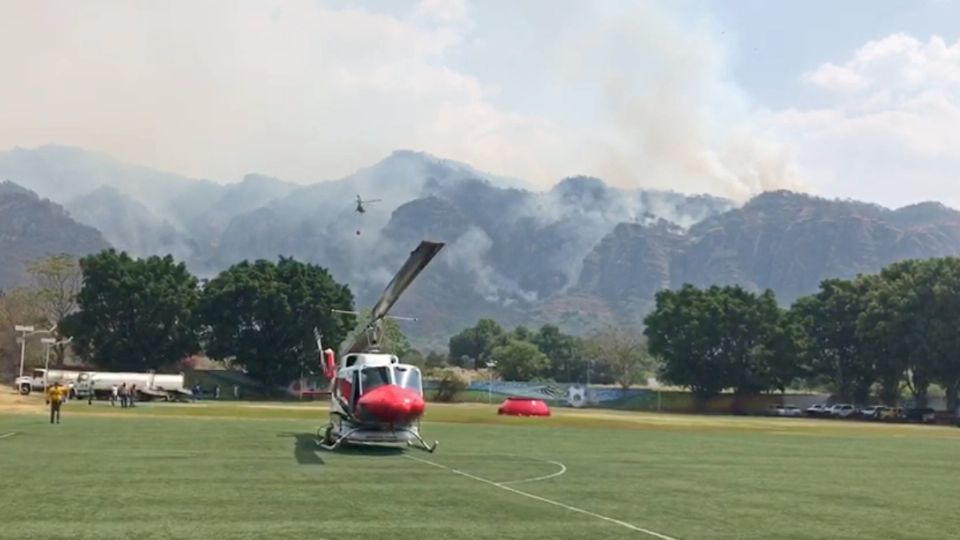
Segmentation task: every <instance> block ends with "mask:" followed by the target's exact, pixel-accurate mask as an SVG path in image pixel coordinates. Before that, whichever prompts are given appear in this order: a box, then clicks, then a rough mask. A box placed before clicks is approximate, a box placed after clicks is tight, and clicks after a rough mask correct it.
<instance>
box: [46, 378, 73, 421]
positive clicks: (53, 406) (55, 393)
mask: <svg viewBox="0 0 960 540" xmlns="http://www.w3.org/2000/svg"><path fill="white" fill-rule="evenodd" d="M67 392H69V390H67V387H65V386H62V385H61V384H60V381H57V382H55V383H53V386H51V387H50V388H48V389H47V403H49V404H50V423H51V424H52V423H53V419H54V417H56V419H57V423H58V424H59V423H60V406H61V405H62V404H63V400H64V398H66V397H67Z"/></svg>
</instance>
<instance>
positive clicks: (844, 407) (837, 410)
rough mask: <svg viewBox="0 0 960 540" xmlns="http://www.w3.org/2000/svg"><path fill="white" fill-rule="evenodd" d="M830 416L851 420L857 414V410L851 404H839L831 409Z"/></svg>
mask: <svg viewBox="0 0 960 540" xmlns="http://www.w3.org/2000/svg"><path fill="white" fill-rule="evenodd" d="M829 410H830V416H833V417H835V418H849V417H851V416H853V413H855V412H856V410H857V409H856V408H855V407H854V406H853V405H851V404H849V403H837V404H836V405H834V406H833V407H830V409H829Z"/></svg>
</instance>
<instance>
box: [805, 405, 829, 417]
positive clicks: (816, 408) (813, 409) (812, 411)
mask: <svg viewBox="0 0 960 540" xmlns="http://www.w3.org/2000/svg"><path fill="white" fill-rule="evenodd" d="M829 411H830V408H829V407H827V406H826V405H824V404H823V403H817V404H815V405H811V406H809V407H807V410H806V413H807V416H828V415H829Z"/></svg>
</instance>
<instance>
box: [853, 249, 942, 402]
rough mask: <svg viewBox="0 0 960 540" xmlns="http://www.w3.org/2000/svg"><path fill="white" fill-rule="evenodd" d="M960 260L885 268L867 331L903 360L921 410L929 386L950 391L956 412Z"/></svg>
mask: <svg viewBox="0 0 960 540" xmlns="http://www.w3.org/2000/svg"><path fill="white" fill-rule="evenodd" d="M957 328H960V259H958V258H956V257H947V258H943V259H930V260H925V261H904V262H901V263H896V264H893V265H891V266H889V267H888V268H886V269H884V270H883V271H882V272H881V273H880V281H879V284H878V286H877V288H876V291H875V292H874V294H872V295H871V302H870V308H869V310H868V311H867V313H866V314H865V315H864V317H863V324H862V330H863V331H864V333H865V335H869V336H871V337H872V338H874V339H875V340H876V341H877V344H878V347H882V348H883V351H884V352H889V353H890V356H892V357H894V358H896V359H898V360H899V361H900V365H902V366H903V368H904V370H905V371H906V373H907V375H908V376H907V378H906V382H907V386H908V388H909V389H910V391H911V393H912V394H913V397H914V400H915V402H916V404H917V406H920V407H925V406H926V404H927V394H928V387H929V385H930V383H932V382H937V383H939V384H940V385H941V386H943V388H944V390H945V391H946V397H947V408H948V409H949V410H951V411H955V410H956V408H957V394H958V390H960V354H958V352H957V351H958V350H960V332H957Z"/></svg>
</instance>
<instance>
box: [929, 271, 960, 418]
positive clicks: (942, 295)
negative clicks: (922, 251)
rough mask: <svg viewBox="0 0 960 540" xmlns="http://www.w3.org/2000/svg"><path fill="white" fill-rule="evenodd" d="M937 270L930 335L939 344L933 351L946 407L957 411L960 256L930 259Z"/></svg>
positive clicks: (954, 412)
mask: <svg viewBox="0 0 960 540" xmlns="http://www.w3.org/2000/svg"><path fill="white" fill-rule="evenodd" d="M928 264H929V265H930V267H931V268H930V271H931V272H933V273H934V274H935V277H934V283H933V290H932V291H931V296H932V297H933V306H928V309H929V310H931V311H932V316H931V321H930V325H929V327H928V331H929V332H930V339H931V340H933V341H934V342H935V343H936V344H937V347H936V348H935V349H934V355H933V370H932V371H933V378H934V380H935V381H936V382H937V383H939V384H940V385H941V386H943V389H944V392H945V394H946V398H947V410H948V411H950V413H952V414H956V412H957V405H958V393H960V352H958V351H960V332H958V329H960V258H957V257H947V258H944V259H939V260H935V261H931V262H930V263H928Z"/></svg>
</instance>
